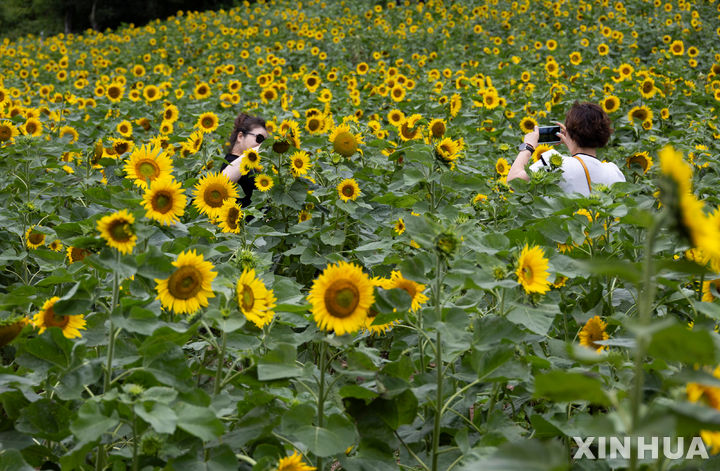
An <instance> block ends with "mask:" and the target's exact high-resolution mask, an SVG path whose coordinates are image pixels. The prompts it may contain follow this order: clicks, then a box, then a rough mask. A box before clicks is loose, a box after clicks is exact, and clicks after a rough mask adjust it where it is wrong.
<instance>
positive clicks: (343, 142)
mask: <svg viewBox="0 0 720 471" xmlns="http://www.w3.org/2000/svg"><path fill="white" fill-rule="evenodd" d="M329 140H330V142H332V145H333V150H334V151H335V152H337V153H338V154H340V155H342V156H343V157H350V156H352V155H353V154H355V152H357V150H358V145H360V144H362V139H361V137H360V135H359V134H357V135H355V134H353V133H352V132H351V131H350V128H349V127H348V126H347V125H345V124H341V125H339V126H336V127H335V128H334V129H333V130H332V132H331V133H330V138H329Z"/></svg>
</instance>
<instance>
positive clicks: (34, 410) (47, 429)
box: [16, 399, 72, 441]
mask: <svg viewBox="0 0 720 471" xmlns="http://www.w3.org/2000/svg"><path fill="white" fill-rule="evenodd" d="M71 415H72V414H71V413H70V411H69V410H68V409H67V408H66V407H65V406H64V405H62V404H60V403H59V402H57V401H54V400H52V399H40V400H38V401H36V402H33V403H30V405H28V406H27V407H25V408H24V409H23V410H22V413H21V414H20V419H19V420H18V422H17V424H16V428H17V430H19V431H21V432H25V433H29V434H32V435H33V436H35V437H39V438H45V439H48V440H54V441H60V440H62V439H63V438H65V437H67V436H68V435H70V428H69V426H70V417H71Z"/></svg>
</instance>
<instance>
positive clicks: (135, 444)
mask: <svg viewBox="0 0 720 471" xmlns="http://www.w3.org/2000/svg"><path fill="white" fill-rule="evenodd" d="M132 429H133V460H132V471H138V434H137V414H136V413H135V411H133V424H132Z"/></svg>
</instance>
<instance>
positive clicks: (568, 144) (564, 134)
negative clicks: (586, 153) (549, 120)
mask: <svg viewBox="0 0 720 471" xmlns="http://www.w3.org/2000/svg"><path fill="white" fill-rule="evenodd" d="M555 124H557V125H558V126H560V132H559V133H558V134H557V135H558V137H559V138H560V141H561V142H562V143H563V144H565V147H567V148H568V150H571V149H572V148H574V146H575V142H574V141H573V140H572V139H570V136H568V134H567V129H566V128H565V125H564V124H563V123H560V122H557V121H555Z"/></svg>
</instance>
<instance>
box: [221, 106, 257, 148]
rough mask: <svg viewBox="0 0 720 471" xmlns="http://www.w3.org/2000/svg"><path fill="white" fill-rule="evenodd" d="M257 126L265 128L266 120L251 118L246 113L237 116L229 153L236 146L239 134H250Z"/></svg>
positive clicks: (231, 135)
mask: <svg viewBox="0 0 720 471" xmlns="http://www.w3.org/2000/svg"><path fill="white" fill-rule="evenodd" d="M255 126H259V127H261V128H265V120H264V119H263V118H261V117H259V116H250V115H249V114H246V113H240V114H239V115H237V118H235V124H234V126H233V130H232V133H231V134H230V147H229V148H228V152H232V148H233V147H234V146H235V140H236V139H237V137H238V134H240V133H243V134H245V133H246V132H250V130H251V129H252V128H254V127H255Z"/></svg>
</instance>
